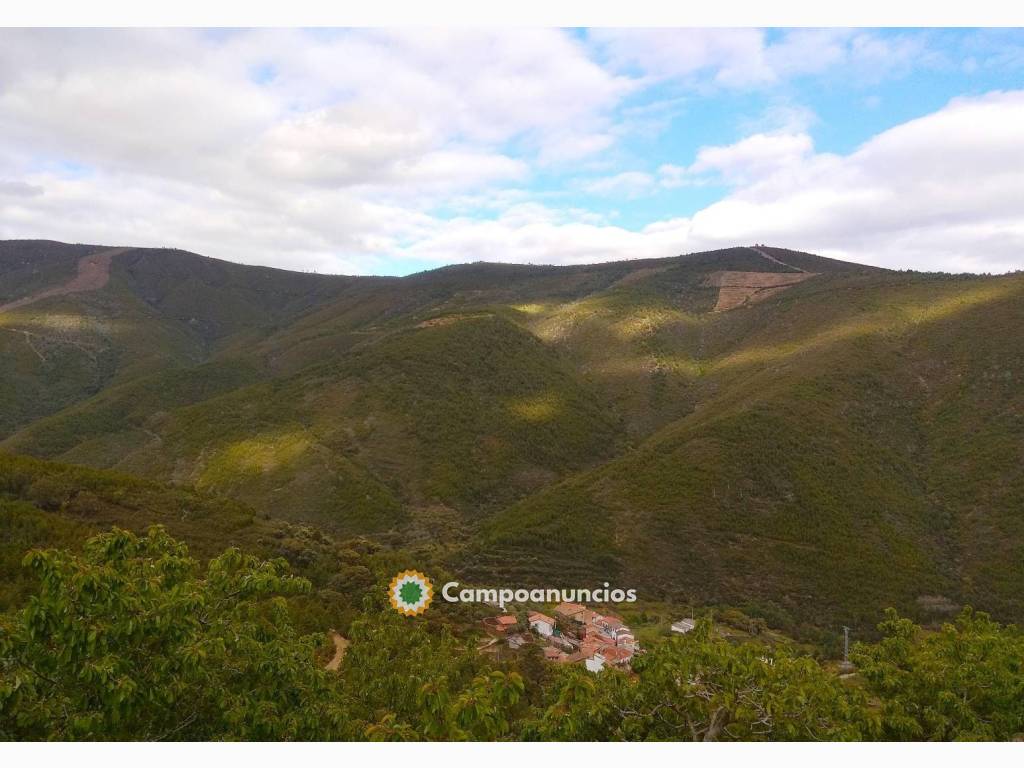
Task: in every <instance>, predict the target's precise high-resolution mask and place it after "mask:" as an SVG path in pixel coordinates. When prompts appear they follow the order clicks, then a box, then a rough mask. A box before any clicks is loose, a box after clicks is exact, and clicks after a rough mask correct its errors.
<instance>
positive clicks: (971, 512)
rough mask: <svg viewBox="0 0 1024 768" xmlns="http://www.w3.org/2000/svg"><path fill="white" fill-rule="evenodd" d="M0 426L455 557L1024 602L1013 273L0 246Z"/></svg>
mask: <svg viewBox="0 0 1024 768" xmlns="http://www.w3.org/2000/svg"><path fill="white" fill-rule="evenodd" d="M0 452H4V453H7V454H18V455H25V456H31V457H36V458H38V459H42V460H45V461H47V462H56V463H60V464H76V465H86V466H88V467H91V468H94V469H98V470H103V471H106V472H108V473H112V474H110V475H109V477H110V478H112V479H111V482H112V483H116V482H117V481H116V478H119V477H126V476H131V475H134V476H138V477H140V478H145V479H146V480H152V481H157V482H158V483H164V484H168V485H169V486H175V487H177V486H181V487H184V488H185V489H188V491H189V492H190V493H191V492H192V491H195V492H197V493H199V494H201V495H205V496H215V497H227V498H228V499H230V500H231V501H232V502H233V503H235V502H237V503H238V504H241V505H245V506H246V507H248V508H251V509H252V510H253V511H254V512H255V513H256V514H258V515H260V516H263V517H269V518H273V519H281V520H286V521H290V522H293V523H302V524H308V525H311V526H315V527H318V528H320V529H323V530H325V531H328V532H332V533H339V534H344V535H359V536H366V537H371V538H372V537H380V538H382V539H386V540H388V541H394V542H405V543H424V542H426V543H434V544H438V545H440V546H443V547H444V548H445V552H446V555H445V557H446V558H447V560H446V562H447V564H448V566H449V567H450V568H451V570H452V571H453V572H454V573H456V574H458V575H459V576H460V578H463V579H465V580H467V581H470V580H471V581H476V582H480V583H490V584H499V583H500V584H511V585H515V586H519V585H524V586H527V585H544V586H552V587H561V586H570V587H571V586H577V585H579V586H587V585H589V584H591V583H598V584H599V583H601V582H603V581H608V582H614V584H615V585H616V586H620V585H621V586H623V587H628V588H635V589H637V590H638V592H639V593H640V594H641V596H642V597H645V598H648V599H652V600H655V599H657V600H664V601H667V602H672V603H677V604H680V605H685V604H729V605H736V606H740V607H742V608H743V609H744V610H747V611H749V612H751V613H753V614H757V615H762V616H765V617H766V618H768V619H769V620H774V621H776V622H777V623H780V624H786V625H805V624H806V625H810V626H835V625H837V624H839V623H850V624H858V625H864V624H867V623H871V622H873V621H874V620H876V619H877V617H878V616H879V615H880V613H881V610H882V609H883V608H885V607H886V606H890V605H892V606H896V607H898V608H900V609H901V610H903V611H905V612H908V613H910V614H911V615H915V616H919V617H923V618H925V619H927V618H937V617H942V616H945V615H947V614H948V613H950V612H952V611H955V610H956V609H957V608H958V606H960V605H963V604H971V605H974V606H975V607H977V608H982V609H985V610H988V611H990V612H992V613H993V614H995V615H996V616H997V617H998V618H1000V619H1003V620H1013V621H1018V622H1019V621H1021V620H1022V619H1024V275H1021V274H1010V275H1001V276H980V275H948V274H930V273H917V272H895V271H891V270H885V269H879V268H874V267H868V266H863V265H859V264H852V263H848V262H843V261H837V260H833V259H827V258H823V257H820V256H816V255H813V254H809V253H802V252H798V251H791V250H787V249H783V248H776V247H768V246H762V245H755V246H750V247H736V248H729V249H724V250H718V251H710V252H705V253H695V254H688V255H683V256H677V257H673V258H665V259H653V260H626V261H619V262H611V263H602V264H592V265H581V266H565V267H554V266H535V265H510V264H498V263H484V262H480V263H474V264H466V265H459V266H451V267H444V268H441V269H436V270H432V271H429V272H423V273H419V274H415V275H410V276H408V277H401V278H398V277H345V276H328V275H317V274H309V273H296V272H289V271H284V270H278V269H270V268H265V267H253V266H244V265H241V264H235V263H230V262H224V261H218V260H215V259H210V258H206V257H203V256H200V255H197V254H193V253H188V252H185V251H180V250H168V249H149V248H131V247H109V246H90V245H70V244H63V243H57V242H50V241H3V242H0ZM137 514H138V515H139V516H140V519H141V518H145V517H146V514H147V513H146V509H145V508H140V509H139V510H137Z"/></svg>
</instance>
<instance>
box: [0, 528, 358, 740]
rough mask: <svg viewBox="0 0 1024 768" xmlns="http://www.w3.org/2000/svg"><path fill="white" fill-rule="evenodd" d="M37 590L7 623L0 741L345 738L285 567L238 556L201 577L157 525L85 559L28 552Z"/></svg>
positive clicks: (301, 583)
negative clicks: (296, 618) (297, 621)
mask: <svg viewBox="0 0 1024 768" xmlns="http://www.w3.org/2000/svg"><path fill="white" fill-rule="evenodd" d="M25 563H26V565H27V566H28V567H29V568H31V569H32V571H33V572H34V573H35V575H36V577H37V578H38V580H39V590H38V594H36V595H35V596H34V597H32V598H31V600H30V602H29V604H28V606H27V607H26V608H25V609H24V610H22V611H21V612H20V613H19V614H17V615H15V616H13V617H9V618H7V619H5V620H4V621H3V623H2V624H0V737H2V738H7V739H136V740H160V739H194V740H210V739H268V740H282V739H321V738H332V737H341V736H344V735H346V734H347V732H348V731H347V729H346V719H345V717H344V715H343V711H342V710H341V708H340V707H339V706H338V705H337V701H338V696H337V694H336V692H335V690H334V689H335V685H334V682H333V678H332V677H331V676H329V675H328V674H327V673H326V672H324V671H323V670H321V669H319V668H318V667H317V666H316V665H315V664H314V663H313V652H314V647H315V643H314V640H313V638H312V637H300V636H298V635H297V633H296V632H295V630H294V629H293V627H292V625H291V622H290V620H289V617H288V612H287V608H286V604H285V601H284V598H283V597H282V596H283V595H291V594H298V593H302V592H305V591H307V590H308V589H309V584H308V582H306V581H305V580H303V579H299V578H295V577H293V576H290V575H288V574H287V572H286V564H285V563H284V561H281V560H275V561H261V560H259V559H257V558H254V557H251V556H248V555H243V554H242V553H241V552H239V551H238V550H236V549H229V550H227V551H226V552H224V553H223V554H222V555H221V556H219V557H217V558H216V559H214V560H212V561H211V562H210V564H209V567H208V568H207V569H206V571H205V572H201V570H200V568H199V567H198V564H197V563H196V561H194V560H193V559H192V558H190V557H189V555H188V550H187V548H186V546H185V545H184V544H182V543H180V542H177V541H175V540H174V539H172V538H171V537H170V536H168V535H167V534H166V533H165V532H164V530H163V529H162V528H151V529H149V531H148V532H147V535H146V536H143V537H138V536H136V535H134V534H132V533H130V532H128V531H123V530H118V529H114V530H113V531H112V532H111V533H108V534H104V535H100V536H96V537H95V538H92V539H90V540H89V541H88V542H87V543H86V544H85V547H84V551H83V553H82V554H81V555H76V554H71V553H69V552H66V551H55V550H48V551H38V550H36V551H32V552H30V553H29V554H28V555H27V557H26V558H25Z"/></svg>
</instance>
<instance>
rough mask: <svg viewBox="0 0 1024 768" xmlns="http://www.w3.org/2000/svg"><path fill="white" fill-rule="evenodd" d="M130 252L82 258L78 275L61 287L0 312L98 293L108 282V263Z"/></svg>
mask: <svg viewBox="0 0 1024 768" xmlns="http://www.w3.org/2000/svg"><path fill="white" fill-rule="evenodd" d="M130 250H131V248H108V249H107V250H105V251H98V252H97V253H91V254H89V255H88V256H83V257H82V258H80V259H79V260H78V274H77V275H76V276H75V277H73V278H72V279H71V280H69V281H68V282H66V283H64V284H63V285H58V286H55V287H53V288H46V289H44V290H42V291H37V292H36V293H33V294H32V295H31V296H26V297H25V298H23V299H16V300H15V301H11V302H8V303H7V304H0V312H9V311H10V310H12V309H18V308H19V307H24V306H26V305H28V304H34V303H35V302H37V301H39V300H41V299H48V298H50V297H51V296H66V295H67V294H69V293H84V292H85V291H98V290H99V289H100V288H102V287H103V286H105V285H106V284H107V282H108V281H109V280H110V263H111V262H112V261H113V259H114V257H115V256H119V255H120V254H122V253H124V252H125V251H130Z"/></svg>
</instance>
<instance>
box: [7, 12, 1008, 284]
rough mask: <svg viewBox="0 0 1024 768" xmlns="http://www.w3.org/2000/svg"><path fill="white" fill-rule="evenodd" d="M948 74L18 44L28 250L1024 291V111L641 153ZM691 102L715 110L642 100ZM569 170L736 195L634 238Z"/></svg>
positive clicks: (289, 44) (149, 42)
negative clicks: (689, 129) (51, 244)
mask: <svg viewBox="0 0 1024 768" xmlns="http://www.w3.org/2000/svg"><path fill="white" fill-rule="evenodd" d="M922 51H923V49H922V48H921V43H920V40H919V39H918V38H917V37H914V36H912V35H909V34H908V35H896V36H894V35H886V36H885V37H884V38H883V37H879V36H877V35H874V34H872V33H861V32H851V31H826V32H820V31H813V30H812V31H794V32H788V33H785V34H782V35H778V36H772V35H767V34H765V33H763V32H760V31H756V30H682V31H680V30H664V31H660V30H656V31H648V30H633V31H630V30H627V31H608V32H605V31H598V32H593V33H589V36H588V38H587V39H586V40H583V39H581V38H580V37H579V36H577V35H575V34H571V33H567V32H562V31H558V30H505V31H479V30H477V31H470V30H401V31H381V30H357V31H344V32H331V31H325V32H301V31H280V30H257V31H250V32H217V33H202V32H194V31H188V30H163V31H159V30H158V31H145V30H123V31H92V30H90V31H81V30H80V31H60V30H2V31H0V83H2V84H3V86H2V89H0V237H50V238H55V239H64V240H69V241H73V242H96V243H111V244H135V245H151V246H177V247H184V248H189V249H191V250H195V251H199V252H202V253H206V254H209V255H211V256H217V257H220V258H228V259H234V260H237V261H243V262H248V263H264V264H274V265H277V266H284V267H301V268H316V269H319V270H322V271H337V272H349V273H353V272H361V273H367V272H379V271H385V270H389V269H393V268H394V267H393V265H394V264H402V265H403V268H404V267H405V265H408V264H410V263H416V264H422V265H423V266H433V265H438V264H442V263H451V262H456V261H465V260H476V259H492V260H502V261H534V262H541V261H544V262H551V263H578V262H581V261H600V260H607V259H619V258H632V257H640V256H667V255H672V254H676V253H682V252H685V251H690V250H699V249H703V248H709V247H718V246H724V245H733V244H736V243H738V242H752V241H755V240H757V241H768V242H777V243H779V244H781V245H789V246H793V247H802V248H805V249H810V250H818V251H820V252H823V253H827V254H833V255H838V256H845V257H848V258H853V259H856V260H863V261H868V262H872V263H878V264H887V265H901V266H909V265H913V266H917V267H920V268H947V269H980V268H987V269H993V270H1001V269H1008V268H1011V267H1021V266H1024V255H1022V254H1024V247H1022V246H1024V241H1022V237H1024V235H1022V224H1021V222H1022V218H1024V214H1022V211H1021V209H1020V205H1019V203H1018V202H1017V201H1018V200H1020V199H1024V166H1022V163H1024V153H1021V151H1020V136H1021V135H1024V104H1022V102H1024V92H1010V93H994V94H990V95H988V96H985V97H979V98H971V99H960V100H956V101H954V102H952V103H950V104H949V105H948V106H947V107H946V108H945V109H942V110H940V111H939V112H936V113H934V114H932V115H928V116H926V117H923V118H921V119H919V120H914V121H911V122H909V123H905V124H904V125H901V126H897V127H896V128H893V129H892V130H889V131H886V132H885V133H882V134H880V135H879V136H877V137H875V138H874V139H872V140H870V141H868V142H867V143H865V144H864V145H863V146H862V147H860V148H859V149H857V150H856V151H854V152H852V153H850V154H849V155H845V156H838V155H830V154H822V153H816V152H815V150H814V145H813V142H812V141H811V138H810V133H809V130H810V126H811V125H812V124H813V122H814V120H815V117H814V115H813V113H811V112H809V111H808V110H806V109H804V108H801V107H798V106H793V105H792V104H788V103H786V102H785V100H784V97H785V93H784V89H779V90H776V91H773V92H772V93H771V94H770V96H769V99H768V100H769V103H774V106H770V107H769V108H768V110H767V111H765V112H763V113H762V114H760V115H759V116H756V117H755V118H753V119H752V120H751V121H750V122H749V123H748V124H747V125H746V126H744V127H745V129H746V130H747V132H748V134H749V135H747V136H746V137H745V138H743V139H741V140H740V141H737V142H735V143H733V144H729V145H724V146H709V147H704V148H702V149H700V150H699V151H698V152H696V153H695V155H694V156H693V157H692V158H684V161H683V164H680V165H673V164H663V165H661V166H660V167H658V168H657V170H648V169H651V168H654V167H655V163H657V162H658V160H660V158H653V159H652V158H643V160H644V161H645V162H636V160H637V156H636V154H632V155H630V154H627V153H626V150H623V149H622V147H621V146H620V145H622V144H625V143H626V142H623V141H622V138H623V136H624V135H625V134H626V133H628V132H629V131H631V130H636V131H640V132H641V133H643V132H648V133H650V132H656V131H657V130H659V126H661V125H664V124H665V121H667V120H669V119H671V117H672V116H674V115H675V113H676V111H677V110H679V109H682V108H687V109H690V108H692V107H693V106H694V102H696V100H697V98H698V95H699V92H700V91H701V89H702V88H703V87H704V86H706V85H708V84H712V85H714V86H716V87H728V88H762V87H767V86H771V85H778V84H780V83H783V82H785V81H786V79H787V78H792V77H797V76H800V75H802V74H820V73H823V72H831V71H836V72H840V71H841V72H844V73H846V72H849V74H850V76H851V77H854V76H855V77H858V78H862V79H864V80H865V81H867V80H870V79H871V78H872V77H875V76H877V74H878V73H881V72H885V71H887V70H890V69H891V70H893V71H899V70H900V68H902V67H906V66H909V65H910V63H912V62H913V61H914V60H915V58H917V57H920V56H923V55H925V54H924V53H923V52H922ZM595 52H597V53H596V54H595ZM976 54H977V55H978V57H979V59H978V60H979V61H984V59H983V58H981V56H982V51H981V50H978V51H976ZM595 57H596V58H595ZM599 61H603V62H604V64H605V66H602V65H601V64H600V63H599ZM671 79H675V80H677V81H679V82H682V83H686V84H688V85H690V86H692V88H693V90H692V91H690V92H687V94H686V95H685V96H679V95H678V94H677V93H672V94H669V96H668V97H666V94H665V93H664V92H662V91H655V92H651V93H654V94H656V98H657V99H659V100H658V101H652V100H648V101H647V102H646V103H639V102H641V101H642V100H639V99H635V98H633V97H635V96H636V95H637V94H638V93H639V92H640V91H641V89H642V88H643V87H647V86H650V85H652V84H656V83H663V82H665V81H666V80H671ZM652 98H653V97H652ZM630 99H631V100H630ZM780 99H781V100H780ZM627 100H629V101H627ZM635 135H636V134H632V136H634V137H635ZM598 169H600V170H598ZM567 170H571V171H572V172H573V174H574V175H575V176H579V175H580V174H581V173H590V174H595V173H601V174H603V176H601V177H599V178H590V179H589V180H588V181H585V182H581V183H582V184H583V185H584V186H583V190H584V191H587V192H589V193H591V194H595V195H597V194H600V195H605V196H608V197H611V198H614V197H619V198H622V199H630V198H639V197H642V196H644V195H647V194H656V193H658V192H659V191H663V190H664V189H665V188H668V187H673V186H682V185H706V184H716V185H722V184H724V185H727V186H728V187H729V188H730V191H729V192H728V193H727V194H726V195H725V196H724V197H723V198H722V199H721V200H720V201H719V202H717V203H714V204H712V205H710V206H708V207H706V208H704V209H703V210H701V211H698V212H696V213H695V214H693V215H692V216H690V217H680V218H672V219H669V220H666V221H657V222H653V223H651V224H650V225H649V226H647V227H643V228H639V229H627V228H625V227H621V226H613V225H611V224H609V223H608V222H609V220H617V219H615V217H614V214H612V213H609V212H607V211H585V210H579V209H576V208H572V207H557V206H558V205H563V206H566V205H568V204H567V203H565V202H564V201H565V199H566V198H565V195H566V194H567V193H572V192H573V191H578V190H574V189H573V188H572V186H571V184H572V182H566V181H565V180H564V179H563V178H562V177H561V176H559V174H564V173H565V172H566V171H567ZM536 177H543V178H542V180H541V182H540V183H538V184H537V186H536V188H534V187H532V186H531V184H532V182H533V181H534V180H535V178H536ZM566 186H568V187H569V188H568V189H567V188H566ZM442 211H443V212H444V213H443V214H442V213H441V212H442ZM446 217H447V218H446Z"/></svg>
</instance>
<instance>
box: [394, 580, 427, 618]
mask: <svg viewBox="0 0 1024 768" xmlns="http://www.w3.org/2000/svg"><path fill="white" fill-rule="evenodd" d="M433 599H434V585H433V584H431V583H430V579H428V578H427V577H426V576H424V575H423V574H422V573H420V572H419V571H402V572H401V573H400V574H398V575H397V576H395V578H393V579H392V580H391V584H390V585H389V586H388V601H389V602H390V603H391V607H392V608H394V609H395V610H396V611H398V612H399V613H401V614H402V615H403V616H419V615H420V614H421V613H423V612H424V611H425V610H427V606H429V605H430V601H431V600H433Z"/></svg>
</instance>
